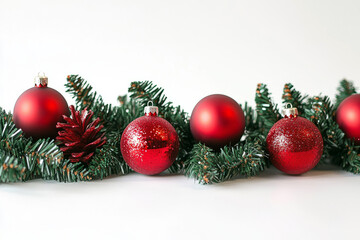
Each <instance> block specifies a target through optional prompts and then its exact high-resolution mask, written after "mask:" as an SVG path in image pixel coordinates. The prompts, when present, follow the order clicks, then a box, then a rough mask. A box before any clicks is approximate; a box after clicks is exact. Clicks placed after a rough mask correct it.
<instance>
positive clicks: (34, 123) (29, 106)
mask: <svg viewBox="0 0 360 240" xmlns="http://www.w3.org/2000/svg"><path fill="white" fill-rule="evenodd" d="M47 84H48V78H47V77H46V76H45V75H40V74H39V75H38V76H37V77H36V78H35V87H33V88H30V89H28V90H27V91H25V92H24V93H23V94H21V95H20V97H19V98H18V100H17V101H16V104H15V107H14V116H13V120H14V122H15V125H16V127H17V128H21V129H22V130H23V132H24V133H25V135H26V136H29V137H30V136H31V137H33V138H35V139H39V138H47V137H50V138H55V137H56V135H57V129H56V124H57V122H61V121H62V120H63V117H62V116H63V115H66V116H69V114H70V112H69V108H68V105H67V102H66V100H65V98H64V97H63V96H62V95H61V94H60V93H59V92H58V91H56V90H54V89H52V88H49V87H47Z"/></svg>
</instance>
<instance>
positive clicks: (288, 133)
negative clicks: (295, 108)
mask: <svg viewBox="0 0 360 240" xmlns="http://www.w3.org/2000/svg"><path fill="white" fill-rule="evenodd" d="M266 144H267V150H268V153H269V154H270V161H271V163H272V164H273V165H274V166H275V167H276V168H278V169H279V170H281V171H283V172H285V173H287V174H302V173H304V172H307V171H309V170H310V169H312V168H314V167H315V166H316V164H317V163H318V162H319V161H320V158H321V155H322V152H323V139H322V136H321V133H320V131H319V129H318V128H317V127H316V126H315V124H313V123H312V122H310V121H309V120H307V119H305V118H302V117H291V118H283V119H281V120H279V121H278V122H277V123H275V124H274V126H273V127H272V128H271V129H270V132H269V134H268V136H267V138H266Z"/></svg>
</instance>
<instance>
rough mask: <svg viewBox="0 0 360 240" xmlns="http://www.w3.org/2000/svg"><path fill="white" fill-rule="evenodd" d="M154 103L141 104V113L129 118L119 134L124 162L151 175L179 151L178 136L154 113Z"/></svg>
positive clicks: (165, 167) (170, 160)
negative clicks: (142, 111)
mask: <svg viewBox="0 0 360 240" xmlns="http://www.w3.org/2000/svg"><path fill="white" fill-rule="evenodd" d="M157 112H158V110H157V107H155V106H147V107H145V116H143V117H139V118H137V119H135V120H134V121H132V122H131V123H130V124H129V125H128V126H127V127H126V128H125V130H124V132H123V134H122V137H121V143H120V146H121V153H122V156H123V158H124V160H125V162H126V163H127V164H128V165H129V166H130V167H131V168H132V169H133V170H134V171H135V172H138V173H142V174H146V175H155V174H158V173H161V172H163V171H165V170H166V169H168V168H169V167H170V166H171V165H172V164H173V162H174V161H175V159H176V157H177V155H178V152H179V137H178V135H177V133H176V131H175V129H174V127H173V126H172V125H171V124H170V123H169V122H168V121H166V120H165V119H163V118H161V117H158V116H157V115H158V113H157Z"/></svg>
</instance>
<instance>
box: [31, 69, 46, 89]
mask: <svg viewBox="0 0 360 240" xmlns="http://www.w3.org/2000/svg"><path fill="white" fill-rule="evenodd" d="M34 82H35V87H47V85H48V77H47V76H46V75H45V73H44V72H39V73H38V75H37V76H36V77H35V78H34Z"/></svg>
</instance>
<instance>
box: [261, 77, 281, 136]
mask: <svg viewBox="0 0 360 240" xmlns="http://www.w3.org/2000/svg"><path fill="white" fill-rule="evenodd" d="M255 102H256V111H257V114H258V117H259V119H260V124H261V125H262V133H263V134H264V135H267V133H268V132H269V131H270V128H271V127H272V126H273V125H274V124H275V123H276V122H277V121H278V120H280V119H281V115H280V112H279V110H278V107H277V104H274V103H273V102H272V100H271V97H270V93H269V90H268V88H267V86H266V85H265V84H261V83H260V84H258V85H257V88H256V95H255Z"/></svg>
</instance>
